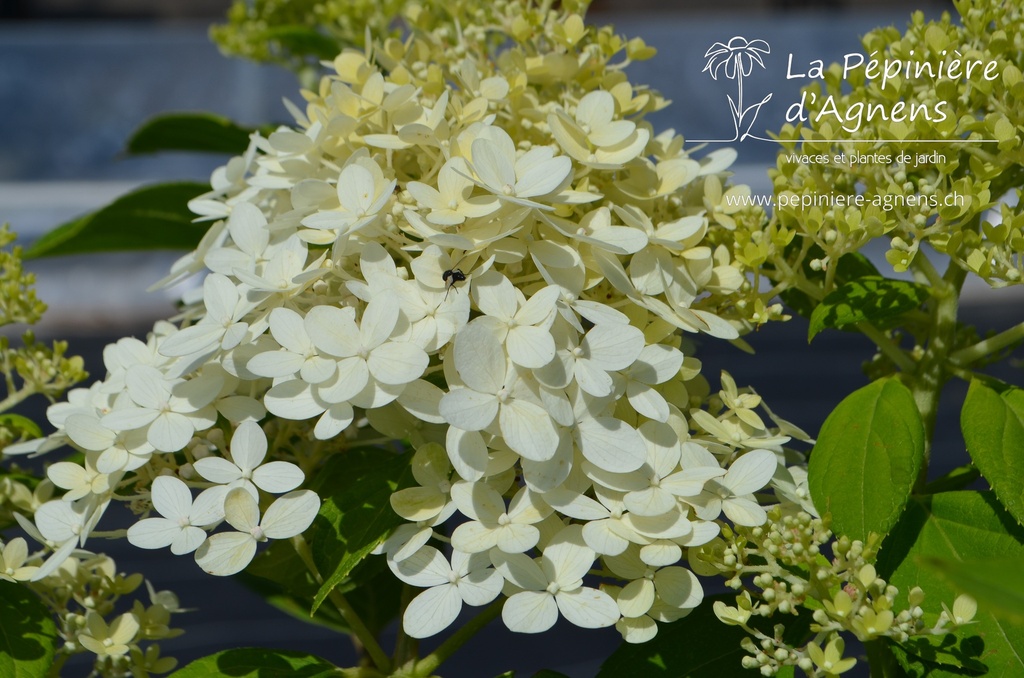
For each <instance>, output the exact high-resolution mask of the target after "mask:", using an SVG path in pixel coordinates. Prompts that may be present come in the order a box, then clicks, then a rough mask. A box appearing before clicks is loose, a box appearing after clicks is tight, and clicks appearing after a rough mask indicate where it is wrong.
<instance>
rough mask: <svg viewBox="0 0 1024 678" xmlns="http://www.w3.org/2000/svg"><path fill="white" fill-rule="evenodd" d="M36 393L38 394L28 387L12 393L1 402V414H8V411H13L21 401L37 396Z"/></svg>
mask: <svg viewBox="0 0 1024 678" xmlns="http://www.w3.org/2000/svg"><path fill="white" fill-rule="evenodd" d="M35 393H36V392H35V390H34V389H31V388H28V387H27V386H26V387H25V388H22V389H20V390H17V391H14V392H12V393H11V395H9V396H7V397H6V398H4V399H3V400H0V412H6V411H7V410H9V409H11V408H12V407H14V406H15V405H17V404H18V403H20V402H21V401H23V400H25V399H26V398H28V397H29V396H32V395H35Z"/></svg>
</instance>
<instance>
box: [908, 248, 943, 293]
mask: <svg viewBox="0 0 1024 678" xmlns="http://www.w3.org/2000/svg"><path fill="white" fill-rule="evenodd" d="M911 265H912V266H913V267H914V268H915V269H916V270H918V271H920V272H921V273H922V274H924V277H925V278H927V279H928V284H929V285H931V286H932V287H942V286H943V285H944V284H945V283H944V281H943V280H942V276H941V275H939V272H938V271H936V270H935V267H934V266H932V262H930V261H929V260H928V257H926V256H925V255H924V252H918V253H917V256H916V257H914V261H913V263H912V264H911Z"/></svg>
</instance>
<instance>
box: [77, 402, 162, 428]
mask: <svg viewBox="0 0 1024 678" xmlns="http://www.w3.org/2000/svg"><path fill="white" fill-rule="evenodd" d="M158 416H160V412H159V411H157V410H151V409H145V408H142V407H125V408H122V409H119V410H114V411H113V412H110V413H109V414H106V415H104V416H103V418H102V419H100V423H101V424H102V425H103V426H105V427H107V428H109V429H112V430H114V431H133V430H135V429H137V428H142V427H143V426H148V425H149V424H150V423H152V422H153V420H154V419H156V418H157V417H158ZM69 419H70V417H69Z"/></svg>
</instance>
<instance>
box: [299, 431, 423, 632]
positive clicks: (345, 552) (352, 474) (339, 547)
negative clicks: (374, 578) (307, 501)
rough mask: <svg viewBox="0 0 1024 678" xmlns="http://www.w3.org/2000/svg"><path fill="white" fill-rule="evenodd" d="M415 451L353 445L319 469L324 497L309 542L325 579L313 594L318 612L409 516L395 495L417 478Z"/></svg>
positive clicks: (319, 491) (319, 489)
mask: <svg viewBox="0 0 1024 678" xmlns="http://www.w3.org/2000/svg"><path fill="white" fill-rule="evenodd" d="M410 457H411V455H408V454H404V455H395V454H393V453H391V452H388V451H385V450H379V449H363V450H351V451H348V452H344V453H341V454H338V455H336V456H334V457H333V458H331V459H330V460H329V461H328V463H327V465H326V466H325V467H324V469H323V470H322V471H321V472H320V473H319V474H318V475H317V478H316V480H315V481H314V483H313V484H312V485H311V487H312V489H314V490H316V491H317V494H319V495H320V496H321V497H322V498H323V503H322V504H321V506H320V513H319V514H318V515H317V518H316V520H315V521H313V529H314V530H315V531H314V532H313V534H312V537H311V539H310V544H311V547H312V550H313V560H314V561H315V562H316V566H317V568H318V569H319V570H320V573H321V574H322V575H323V577H324V584H323V586H321V587H320V590H319V591H317V594H316V596H315V597H314V599H313V607H312V611H313V612H315V611H316V609H317V608H318V607H320V605H321V603H323V601H324V600H325V599H326V598H327V595H328V594H329V593H330V592H331V591H332V590H333V589H334V588H336V587H338V586H340V585H341V584H343V583H344V582H345V581H346V579H347V578H348V577H349V575H350V574H351V572H352V570H353V569H354V568H355V567H356V565H358V564H359V563H360V562H361V561H362V560H363V559H364V558H366V557H367V556H368V555H369V554H370V551H372V550H373V549H374V548H375V547H376V546H377V545H378V544H380V543H381V542H382V541H384V538H385V537H387V536H388V534H390V532H391V530H393V529H394V528H395V527H397V526H398V525H401V524H402V523H403V522H405V521H403V520H402V518H401V517H400V516H399V515H398V514H397V513H395V512H394V510H392V508H391V501H390V500H391V495H392V494H394V493H395V491H397V490H399V489H402V488H404V487H408V486H409V485H410V484H412V469H411V467H410V465H409V461H410Z"/></svg>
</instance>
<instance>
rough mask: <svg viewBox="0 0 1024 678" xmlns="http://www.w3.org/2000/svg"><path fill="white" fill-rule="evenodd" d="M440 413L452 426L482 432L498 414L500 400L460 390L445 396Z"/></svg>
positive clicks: (469, 389)
mask: <svg viewBox="0 0 1024 678" xmlns="http://www.w3.org/2000/svg"><path fill="white" fill-rule="evenodd" d="M438 411H439V412H440V413H441V416H442V417H444V419H445V421H447V422H448V423H449V424H451V425H452V426H456V427H458V428H461V429H463V430H465V431H480V430H482V429H485V428H487V427H488V426H490V425H491V422H492V421H494V417H495V415H497V414H498V398H497V396H494V395H490V394H486V393H480V392H478V391H474V390H473V389H471V388H460V389H456V390H454V391H449V392H448V393H445V394H444V397H443V398H441V403H440V405H439V407H438Z"/></svg>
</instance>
